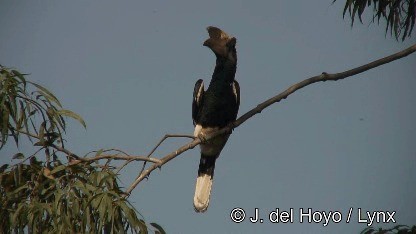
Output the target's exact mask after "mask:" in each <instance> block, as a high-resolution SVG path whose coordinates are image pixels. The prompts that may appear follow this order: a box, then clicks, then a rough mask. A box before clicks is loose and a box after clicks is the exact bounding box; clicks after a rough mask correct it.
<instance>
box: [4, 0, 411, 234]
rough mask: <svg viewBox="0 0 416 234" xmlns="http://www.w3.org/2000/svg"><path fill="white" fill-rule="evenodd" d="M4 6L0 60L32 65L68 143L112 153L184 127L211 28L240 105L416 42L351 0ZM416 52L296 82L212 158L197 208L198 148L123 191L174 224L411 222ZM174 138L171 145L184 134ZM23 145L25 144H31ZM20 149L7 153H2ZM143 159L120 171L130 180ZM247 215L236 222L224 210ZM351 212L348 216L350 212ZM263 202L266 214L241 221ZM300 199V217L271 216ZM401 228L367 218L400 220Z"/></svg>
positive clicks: (204, 73)
mask: <svg viewBox="0 0 416 234" xmlns="http://www.w3.org/2000/svg"><path fill="white" fill-rule="evenodd" d="M331 2H332V0H320V1H277V0H275V1H263V2H262V3H258V2H254V1H227V2H224V1H160V0H155V1H123V2H120V1H117V2H115V1H80V0H76V1H41V2H39V1H11V0H5V1H2V2H1V3H0V28H1V34H0V63H1V64H2V65H5V66H12V67H15V68H18V69H19V70H20V71H21V72H24V73H31V75H30V76H29V77H28V79H31V80H33V81H35V82H38V83H40V84H42V85H44V86H46V87H47V88H48V89H50V90H52V91H53V92H54V93H55V94H56V95H57V96H58V97H59V98H60V100H61V101H62V103H63V105H64V107H66V108H68V109H71V110H74V111H75V112H77V113H79V114H80V115H81V116H83V117H84V119H85V121H86V122H87V126H88V128H87V130H86V131H85V130H84V129H83V128H82V127H81V126H79V125H78V124H77V123H75V122H73V121H71V122H70V123H69V124H70V127H69V128H70V130H69V132H68V136H67V139H68V140H69V142H68V144H67V146H68V147H69V148H71V149H72V150H73V151H75V152H77V153H79V154H83V153H86V152H88V151H90V150H93V149H99V148H109V147H117V148H120V149H123V150H126V151H128V152H130V153H132V154H145V153H147V152H149V151H150V149H151V148H153V146H154V145H155V144H156V143H157V141H158V140H159V139H160V137H162V136H163V135H164V134H165V133H188V134H190V133H192V132H193V126H192V120H191V101H192V100H191V99H192V91H193V86H194V83H195V81H196V80H197V79H199V78H203V79H204V80H205V83H206V84H207V83H208V82H209V79H210V76H211V74H212V71H213V68H214V64H215V57H214V55H213V54H212V52H211V51H209V49H207V48H205V47H203V46H202V42H203V41H204V40H205V39H206V38H207V33H206V31H205V28H206V27H207V26H209V25H214V26H218V27H220V28H222V29H224V30H225V31H226V32H228V33H230V34H231V35H233V36H235V37H236V38H237V50H238V56H239V64H238V70H237V75H236V79H237V80H238V81H239V83H240V86H241V106H240V115H241V114H243V113H245V112H246V111H248V110H249V109H251V108H252V107H254V106H256V105H257V104H258V103H260V102H261V101H263V100H265V99H267V98H269V97H271V96H273V95H275V94H277V93H279V92H280V91H283V90H284V89H285V88H287V87H288V86H289V85H291V84H294V83H296V82H298V81H300V80H303V79H305V78H308V77H310V76H313V75H317V74H320V73H322V72H324V71H325V72H329V73H331V72H340V71H344V70H346V69H349V68H353V67H356V66H358V65H362V64H364V63H367V62H370V61H372V60H374V59H378V58H381V57H384V56H387V55H389V54H391V53H394V52H396V51H399V50H401V49H404V48H406V47H408V46H409V45H411V44H412V43H415V37H413V38H411V39H410V40H408V41H406V42H404V43H401V42H397V41H395V40H394V39H393V38H390V37H387V38H385V37H384V25H383V26H377V25H374V24H370V25H369V24H368V18H367V20H366V21H365V22H366V23H365V24H364V25H361V24H357V25H356V26H355V27H354V28H352V29H351V28H350V20H349V19H345V20H343V19H342V9H343V6H344V1H337V2H336V3H335V4H334V5H331ZM415 64H416V56H415V55H411V56H410V57H407V58H404V59H402V60H399V61H396V62H393V63H391V64H388V65H385V66H383V67H380V68H377V69H373V70H371V71H368V72H366V73H364V74H361V75H358V76H355V77H352V78H348V79H347V80H343V81H338V82H326V83H318V84H314V85H312V86H309V87H307V88H305V89H302V90H300V91H298V92H296V93H295V94H294V95H292V96H290V97H289V98H288V99H286V100H284V101H283V102H281V103H278V104H275V105H273V106H271V107H270V108H268V109H267V110H265V111H263V112H262V113H261V114H260V115H257V116H255V117H254V118H252V119H250V120H249V121H247V122H246V123H245V124H244V125H242V126H240V127H239V128H237V129H236V130H235V131H234V134H233V135H232V136H231V138H230V140H229V142H228V144H227V146H226V147H225V149H224V150H223V152H222V154H221V157H220V159H219V160H218V161H217V166H216V171H215V180H214V185H213V193H212V197H211V203H210V207H209V209H208V211H207V212H206V213H204V214H197V213H195V212H194V209H193V205H192V200H193V194H194V186H195V180H196V175H197V169H198V163H199V150H197V149H194V150H191V151H188V152H186V153H185V154H183V155H181V156H180V157H179V158H176V159H175V160H173V161H171V162H170V163H168V164H167V165H165V166H164V167H163V168H162V170H160V171H155V172H154V173H153V174H152V175H151V176H150V179H149V180H148V181H145V182H143V183H142V184H140V185H139V186H138V187H137V188H136V190H135V191H134V192H133V194H132V196H131V197H130V201H131V202H132V203H133V204H134V206H135V207H136V208H137V209H138V210H139V211H140V212H141V214H143V215H144V217H145V219H146V220H147V221H149V222H157V223H159V224H160V225H162V226H163V227H164V228H165V229H166V231H167V232H168V233H255V232H256V233H359V232H360V231H361V230H363V229H364V228H365V227H366V225H365V224H363V223H358V214H357V210H358V208H362V210H363V211H396V212H397V213H396V214H395V215H394V218H395V220H396V221H397V224H408V225H414V224H416V223H415V220H416V213H415V212H414V211H415V210H416V202H415V201H416V193H415V192H416V191H415V187H414V182H415V179H416V162H415V157H416V148H415V147H414V139H416V125H415V124H414V119H416V106H415V105H414V103H416V95H415V93H414V91H413V90H414V88H415V87H416V79H415V78H416V77H415V74H416V66H415ZM185 142H186V141H185V140H171V141H169V142H168V143H166V144H164V145H163V147H162V148H161V149H160V150H159V151H157V153H156V154H157V155H163V154H166V153H168V152H170V151H172V150H175V149H176V148H177V147H179V146H180V145H182V144H184V143H185ZM28 148H29V147H28V146H22V148H21V149H20V150H22V151H25V150H27V149H28ZM15 152H16V148H15V147H14V146H8V147H6V148H5V150H2V151H1V158H0V163H1V164H2V163H6V162H10V157H11V155H13V154H14V153H15ZM139 169H140V167H139V165H138V164H134V165H132V166H130V167H128V168H127V170H125V171H124V172H123V174H122V175H121V177H120V179H121V181H122V185H123V186H125V187H127V186H129V184H130V182H131V181H132V180H133V179H134V178H135V177H136V175H137V173H138V170H139ZM235 207H241V208H243V209H245V210H246V212H247V217H246V220H245V221H243V222H242V223H239V224H236V223H233V222H232V221H231V219H230V212H231V210H232V209H233V208H235ZM350 207H352V208H353V213H352V217H351V221H350V223H346V218H347V214H348V210H349V209H350ZM254 208H259V209H260V216H261V218H264V219H265V221H264V223H261V224H260V223H256V224H252V223H250V222H249V219H248V217H250V216H253V215H254ZM276 208H280V209H281V210H289V209H290V208H293V209H294V213H295V214H294V223H288V224H282V223H279V224H272V223H270V222H268V221H267V220H266V218H267V214H268V213H269V212H271V211H273V210H275V209H276ZM300 208H303V209H307V208H312V209H313V210H314V211H326V212H329V211H339V212H341V214H342V220H341V222H340V223H333V222H330V223H329V225H328V226H326V227H324V226H323V224H322V223H319V224H309V223H299V209H300ZM395 225H396V224H394V223H389V224H374V225H373V226H374V227H393V226H395Z"/></svg>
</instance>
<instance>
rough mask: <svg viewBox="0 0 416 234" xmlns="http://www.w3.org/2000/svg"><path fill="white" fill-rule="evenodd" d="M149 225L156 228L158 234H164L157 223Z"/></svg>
mask: <svg viewBox="0 0 416 234" xmlns="http://www.w3.org/2000/svg"><path fill="white" fill-rule="evenodd" d="M150 225H152V226H153V227H154V228H156V230H157V232H155V233H158V234H166V232H165V230H163V228H162V227H161V226H160V225H159V224H157V223H150Z"/></svg>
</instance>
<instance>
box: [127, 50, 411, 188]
mask: <svg viewBox="0 0 416 234" xmlns="http://www.w3.org/2000/svg"><path fill="white" fill-rule="evenodd" d="M415 51H416V44H415V45H413V46H411V47H409V48H407V49H405V50H402V51H400V52H398V53H395V54H392V55H390V56H387V57H384V58H381V59H378V60H375V61H373V62H370V63H368V64H365V65H363V66H360V67H356V68H353V69H350V70H347V71H344V72H340V73H334V74H329V73H326V72H323V73H322V74H321V75H318V76H313V77H311V78H308V79H306V80H303V81H301V82H299V83H296V84H294V85H292V86H290V87H289V88H288V89H286V90H285V91H283V92H282V93H280V94H278V95H276V96H274V97H272V98H270V99H268V100H266V101H264V102H262V103H260V104H259V105H257V106H256V107H255V108H253V109H251V110H250V111H248V112H247V113H245V114H244V115H242V116H240V118H238V119H237V120H236V121H234V122H233V123H232V124H230V125H229V126H226V127H224V128H222V129H220V130H218V131H216V132H213V133H212V134H210V135H208V136H206V137H205V139H204V140H205V141H209V140H211V139H212V138H215V137H217V136H219V135H222V134H225V133H230V132H231V131H232V130H233V129H234V128H236V127H238V126H240V125H241V124H243V123H244V122H245V121H247V120H248V119H250V118H251V117H253V116H254V115H256V114H258V113H260V112H262V111H263V110H264V109H265V108H267V107H269V106H270V105H272V104H274V103H276V102H280V101H281V100H282V99H286V98H287V97H288V96H289V95H290V94H292V93H294V92H295V91H297V90H299V89H302V88H304V87H306V86H308V85H311V84H313V83H317V82H321V81H336V80H341V79H345V78H347V77H350V76H354V75H357V74H360V73H362V72H365V71H368V70H370V69H373V68H376V67H378V66H381V65H384V64H387V63H390V62H393V61H395V60H398V59H400V58H403V57H406V56H408V55H409V54H412V53H414V52H415ZM162 139H163V138H162ZM162 142H163V140H162V141H161V142H159V144H158V145H157V146H156V147H155V148H157V147H158V146H159V145H160V144H161V143H162ZM199 144H201V139H199V138H197V139H194V140H193V141H191V142H189V143H187V144H186V145H183V146H181V147H180V148H178V149H177V150H176V151H174V152H171V153H169V154H168V155H166V156H165V157H163V158H162V159H160V163H155V164H153V165H151V166H150V167H149V168H147V169H146V170H144V171H142V172H140V174H139V176H138V177H137V178H136V180H135V181H134V182H133V183H132V184H131V185H130V187H129V188H128V189H127V190H126V196H129V195H130V193H131V192H132V191H133V189H134V188H135V187H136V186H137V185H138V184H139V183H140V182H141V181H142V180H143V179H144V178H146V177H148V176H149V175H150V173H151V172H152V171H154V170H155V169H156V168H160V167H161V166H162V165H164V164H166V163H167V162H169V161H170V160H172V159H173V158H175V157H177V156H178V155H180V154H182V153H183V152H185V151H187V150H189V149H193V148H194V147H195V146H197V145H199Z"/></svg>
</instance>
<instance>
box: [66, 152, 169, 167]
mask: <svg viewBox="0 0 416 234" xmlns="http://www.w3.org/2000/svg"><path fill="white" fill-rule="evenodd" d="M101 159H114V160H127V161H130V162H131V161H145V162H152V163H157V164H159V163H161V161H160V160H159V159H157V158H150V157H146V156H128V155H120V154H107V155H98V156H95V157H91V158H83V157H79V158H77V159H76V160H72V161H71V162H70V165H75V164H78V163H81V162H93V161H98V160H101Z"/></svg>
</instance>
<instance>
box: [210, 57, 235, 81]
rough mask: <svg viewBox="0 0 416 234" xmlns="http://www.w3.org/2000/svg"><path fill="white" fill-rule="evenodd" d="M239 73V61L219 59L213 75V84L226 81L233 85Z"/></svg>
mask: <svg viewBox="0 0 416 234" xmlns="http://www.w3.org/2000/svg"><path fill="white" fill-rule="evenodd" d="M236 71H237V59H233V60H231V59H228V58H217V62H216V65H215V70H214V74H212V80H211V82H215V81H225V82H226V83H232V82H233V81H234V78H235V72H236Z"/></svg>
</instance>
